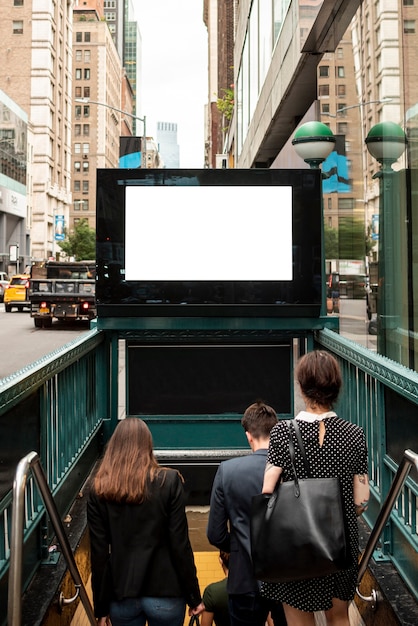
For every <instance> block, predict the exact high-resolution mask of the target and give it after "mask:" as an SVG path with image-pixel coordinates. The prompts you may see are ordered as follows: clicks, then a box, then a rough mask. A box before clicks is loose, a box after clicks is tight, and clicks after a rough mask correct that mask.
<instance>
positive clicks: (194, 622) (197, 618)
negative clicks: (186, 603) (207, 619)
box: [189, 615, 200, 626]
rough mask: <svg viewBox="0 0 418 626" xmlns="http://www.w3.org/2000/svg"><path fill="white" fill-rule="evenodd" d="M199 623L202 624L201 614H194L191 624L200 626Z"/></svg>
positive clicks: (190, 625) (191, 625)
mask: <svg viewBox="0 0 418 626" xmlns="http://www.w3.org/2000/svg"><path fill="white" fill-rule="evenodd" d="M199 624H200V621H199V616H198V615H192V616H191V617H190V622H189V626H199Z"/></svg>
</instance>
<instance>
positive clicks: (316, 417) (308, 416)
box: [296, 411, 337, 423]
mask: <svg viewBox="0 0 418 626" xmlns="http://www.w3.org/2000/svg"><path fill="white" fill-rule="evenodd" d="M336 415H337V414H336V413H335V411H327V413H319V414H317V413H308V411H300V413H298V414H297V415H296V419H297V420H301V421H302V422H310V423H313V422H321V421H322V420H324V419H326V418H327V417H335V416H336Z"/></svg>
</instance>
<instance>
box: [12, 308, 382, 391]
mask: <svg viewBox="0 0 418 626" xmlns="http://www.w3.org/2000/svg"><path fill="white" fill-rule="evenodd" d="M88 330H89V324H88V322H81V323H77V324H69V323H68V324H63V323H61V322H57V321H55V322H54V323H53V324H52V327H51V328H49V329H44V328H35V326H34V323H33V320H32V319H31V317H30V315H29V312H28V311H26V310H25V311H22V312H19V311H16V310H15V309H13V311H12V312H11V313H5V311H4V304H0V346H1V352H0V379H1V378H4V377H5V376H9V375H10V374H12V373H13V372H16V371H18V370H20V369H22V368H23V367H25V366H27V365H29V364H30V363H33V361H36V360H37V359H39V358H41V357H43V356H44V355H46V354H49V353H50V352H53V351H54V350H57V349H58V348H60V347H61V346H63V345H65V344H66V343H68V342H70V341H72V340H73V339H75V338H76V337H78V336H79V335H81V334H83V333H86V332H87V331H88ZM340 333H341V335H343V336H345V337H347V338H348V339H352V340H354V341H357V342H358V343H360V344H361V345H363V346H365V347H367V348H369V349H370V350H374V351H375V350H376V336H373V335H369V333H368V320H367V317H366V302H365V300H350V299H343V298H341V300H340Z"/></svg>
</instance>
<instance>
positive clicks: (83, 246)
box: [60, 219, 96, 261]
mask: <svg viewBox="0 0 418 626" xmlns="http://www.w3.org/2000/svg"><path fill="white" fill-rule="evenodd" d="M60 248H61V250H62V251H63V252H65V254H67V255H68V256H72V257H74V258H75V260H76V261H83V260H86V259H95V258H96V231H95V230H94V228H90V226H89V223H88V221H87V220H86V219H82V220H80V221H79V222H78V223H77V224H76V225H75V227H74V230H73V231H72V232H71V233H69V234H68V233H66V237H65V239H64V241H61V242H60Z"/></svg>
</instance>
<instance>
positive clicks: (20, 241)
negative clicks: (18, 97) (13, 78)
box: [0, 91, 30, 276]
mask: <svg viewBox="0 0 418 626" xmlns="http://www.w3.org/2000/svg"><path fill="white" fill-rule="evenodd" d="M29 146H30V144H29V143H28V116H27V115H26V113H25V112H24V111H23V110H22V109H21V108H20V107H19V106H18V105H17V104H16V103H15V102H13V100H12V99H11V98H9V96H8V95H7V94H5V93H4V92H3V91H0V270H1V271H3V272H6V273H7V274H9V276H10V275H12V274H15V273H17V272H19V271H23V270H24V268H25V266H26V265H29V264H30V238H29V227H30V212H29V209H30V205H29V201H28V198H29V197H30V194H28V193H27V182H28V179H29V177H28V171H27V163H28V158H29V157H30V149H29ZM10 246H13V247H14V250H15V251H16V254H14V255H12V259H10ZM13 257H15V260H14V259H13Z"/></svg>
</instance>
